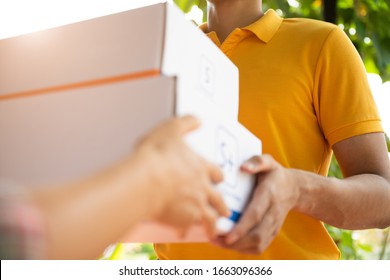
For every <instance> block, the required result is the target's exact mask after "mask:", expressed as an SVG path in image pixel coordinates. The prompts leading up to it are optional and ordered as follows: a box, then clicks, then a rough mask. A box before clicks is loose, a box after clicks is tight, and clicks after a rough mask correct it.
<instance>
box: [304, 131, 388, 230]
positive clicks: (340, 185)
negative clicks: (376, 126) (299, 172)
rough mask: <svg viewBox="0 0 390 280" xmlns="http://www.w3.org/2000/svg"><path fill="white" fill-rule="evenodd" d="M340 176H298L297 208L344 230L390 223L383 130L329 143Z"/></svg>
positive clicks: (386, 161) (386, 159) (382, 226)
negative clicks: (298, 196)
mask: <svg viewBox="0 0 390 280" xmlns="http://www.w3.org/2000/svg"><path fill="white" fill-rule="evenodd" d="M333 150H334V153H335V156H336V158H337V160H338V162H339V165H340V168H341V170H342V172H343V175H344V177H345V178H344V179H336V178H320V179H323V180H317V179H316V178H315V177H312V176H310V175H311V174H308V175H306V176H298V177H297V180H298V183H299V184H300V185H301V186H302V187H301V191H300V193H301V195H300V199H299V200H298V203H297V207H296V208H297V210H298V211H301V212H303V213H306V214H308V215H310V216H313V217H315V218H317V219H320V220H322V221H324V222H326V223H328V224H330V225H333V226H336V227H340V228H344V229H368V228H386V227H388V226H390V164H389V157H388V154H387V149H386V142H385V137H384V135H383V133H371V134H365V135H361V136H356V137H352V138H349V139H346V140H344V141H341V142H339V143H336V144H335V145H334V146H333Z"/></svg>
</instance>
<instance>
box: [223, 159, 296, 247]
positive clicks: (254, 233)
mask: <svg viewBox="0 0 390 280" xmlns="http://www.w3.org/2000/svg"><path fill="white" fill-rule="evenodd" d="M241 169H242V170H243V171H245V172H248V173H251V174H257V185H256V187H255V190H254V193H253V196H252V199H251V201H250V203H249V204H248V207H247V209H246V210H245V212H244V214H243V215H242V217H241V219H240V220H239V222H238V223H237V225H236V226H235V227H234V228H233V230H232V231H231V232H230V233H229V234H228V235H227V236H226V237H223V238H221V239H218V240H216V244H218V245H220V246H223V247H226V248H229V249H234V250H237V251H240V252H242V253H248V254H259V253H262V252H263V251H264V250H265V249H266V248H267V247H268V246H269V244H270V243H271V241H272V240H273V239H274V237H275V236H276V234H277V233H278V232H279V230H280V228H281V227H282V224H283V222H284V219H285V218H286V216H287V214H288V212H289V211H290V210H291V209H292V208H293V207H294V206H295V204H296V202H297V201H298V195H299V193H298V190H297V189H296V188H294V187H293V186H294V184H293V182H292V181H291V180H292V179H291V176H290V175H291V172H294V171H293V170H290V169H286V168H284V167H282V166H281V165H280V164H279V163H278V162H276V161H275V160H274V159H273V158H272V157H271V156H270V155H263V156H261V157H259V156H255V157H252V158H251V159H250V160H248V161H247V162H245V163H244V164H243V165H242V167H241Z"/></svg>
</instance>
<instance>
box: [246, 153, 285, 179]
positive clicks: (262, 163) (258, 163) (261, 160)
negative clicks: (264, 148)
mask: <svg viewBox="0 0 390 280" xmlns="http://www.w3.org/2000/svg"><path fill="white" fill-rule="evenodd" d="M276 166H277V162H276V161H275V160H274V159H273V157H272V156H270V155H267V154H265V155H262V156H253V157H251V158H250V159H248V160H247V161H245V162H244V163H243V164H242V165H241V170H242V171H244V172H247V173H250V174H256V173H259V172H264V171H269V170H271V169H273V168H275V167H276Z"/></svg>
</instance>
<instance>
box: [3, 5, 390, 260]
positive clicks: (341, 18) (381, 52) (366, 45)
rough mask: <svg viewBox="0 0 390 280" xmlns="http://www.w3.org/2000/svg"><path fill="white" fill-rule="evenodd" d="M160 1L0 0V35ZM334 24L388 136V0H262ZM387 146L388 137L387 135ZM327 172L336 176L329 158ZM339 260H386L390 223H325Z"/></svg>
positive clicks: (190, 9) (134, 250)
mask: <svg viewBox="0 0 390 280" xmlns="http://www.w3.org/2000/svg"><path fill="white" fill-rule="evenodd" d="M162 1H163V0H99V1H96V0H0V39H2V38H7V37H12V36H17V35H20V34H24V33H29V32H33V31H37V30H41V29H46V28H50V27H54V26H59V25H63V24H68V23H72V22H77V21H81V20H85V19H89V18H93V17H98V16H103V15H107V14H112V13H115V12H120V11H124V10H127V9H131V8H134V7H140V6H144V5H148V4H152V3H156V2H162ZM168 2H175V3H176V4H177V5H178V6H179V7H180V8H181V9H182V11H183V12H184V13H186V16H187V18H188V19H189V20H192V21H194V23H195V24H200V23H202V22H204V21H206V20H207V19H206V8H207V2H206V0H169V1H168ZM267 9H274V10H275V11H276V12H277V13H278V14H280V15H281V16H283V17H307V18H313V19H318V20H325V21H329V22H332V23H334V24H336V25H338V26H339V27H340V28H341V29H343V30H344V31H345V33H346V34H347V35H348V36H349V38H350V39H351V40H352V42H353V43H354V45H355V47H356V49H357V50H358V51H359V53H360V55H361V57H362V59H363V62H364V65H365V67H366V70H367V73H368V78H369V81H370V85H371V88H372V91H373V94H374V97H375V99H376V102H377V105H378V108H379V111H380V114H381V117H382V120H383V126H384V129H385V131H386V132H387V135H390V110H389V108H390V0H326V1H325V0H300V1H299V0H264V1H263V10H264V11H266V10H267ZM387 146H388V150H389V151H390V141H389V138H388V137H387ZM329 176H334V177H341V172H340V169H339V167H338V164H337V161H336V160H335V159H333V160H332V165H331V168H330V171H329ZM327 228H328V230H329V232H330V233H331V235H332V237H333V238H334V240H335V242H336V244H337V245H338V246H339V248H340V250H341V252H342V259H367V260H368V259H390V228H387V229H384V230H363V231H348V230H340V229H337V228H334V227H331V226H327ZM101 258H103V259H154V258H155V255H154V252H153V246H152V244H149V243H146V244H113V245H112V246H109V247H108V248H107V250H106V251H105V252H104V253H103V254H102V256H101Z"/></svg>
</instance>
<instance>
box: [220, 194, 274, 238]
mask: <svg viewBox="0 0 390 280" xmlns="http://www.w3.org/2000/svg"><path fill="white" fill-rule="evenodd" d="M257 197H259V199H253V200H252V201H251V202H250V203H249V205H248V207H247V209H246V210H245V211H244V213H243V215H242V217H241V218H240V220H239V221H238V223H237V225H236V226H235V227H234V228H233V230H232V231H231V232H230V233H229V234H228V235H227V236H226V239H225V240H226V244H228V245H230V244H233V243H235V242H237V241H238V240H239V239H240V238H242V237H243V236H245V235H246V234H247V233H248V232H249V231H250V230H251V229H252V228H253V227H254V226H255V225H257V224H258V223H259V222H261V220H262V219H263V217H264V215H265V213H266V212H267V210H268V207H269V203H268V197H266V196H265V195H263V193H261V192H260V193H259V195H258V196H257Z"/></svg>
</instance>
